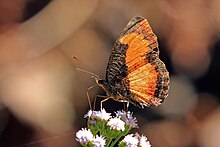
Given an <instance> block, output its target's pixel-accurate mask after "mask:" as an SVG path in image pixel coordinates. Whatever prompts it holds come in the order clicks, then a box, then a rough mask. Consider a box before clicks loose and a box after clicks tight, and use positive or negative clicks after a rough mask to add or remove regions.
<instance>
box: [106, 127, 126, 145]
mask: <svg viewBox="0 0 220 147" xmlns="http://www.w3.org/2000/svg"><path fill="white" fill-rule="evenodd" d="M128 132H129V131H126V132H121V133H120V135H118V137H117V138H116V139H115V140H114V142H113V143H112V144H111V145H110V147H114V145H115V144H116V143H117V142H118V141H119V139H120V138H121V137H122V136H124V135H125V134H127V133H128Z"/></svg>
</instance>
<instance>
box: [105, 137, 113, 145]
mask: <svg viewBox="0 0 220 147" xmlns="http://www.w3.org/2000/svg"><path fill="white" fill-rule="evenodd" d="M111 141H112V138H109V139H107V142H106V147H108V146H109V145H110V143H111Z"/></svg>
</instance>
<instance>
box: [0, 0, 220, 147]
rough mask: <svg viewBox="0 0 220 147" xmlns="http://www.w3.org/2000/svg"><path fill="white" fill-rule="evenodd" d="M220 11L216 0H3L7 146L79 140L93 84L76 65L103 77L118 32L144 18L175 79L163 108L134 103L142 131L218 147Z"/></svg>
mask: <svg viewBox="0 0 220 147" xmlns="http://www.w3.org/2000/svg"><path fill="white" fill-rule="evenodd" d="M219 10H220V2H219V1H218V0H209V1H203V0H185V1H183V0H160V1H153V0H139V1H135V0H131V1H116V0H112V1H99V0H93V1H86V0H82V1H76V0H62V1H61V0H53V1H52V0H0V146H1V147H11V146H19V145H21V146H28V147H41V146H42V147H43V146H47V147H60V146H65V147H73V146H78V144H77V143H76V141H75V132H76V131H77V130H78V129H80V128H81V127H84V126H86V119H84V118H83V115H84V114H85V113H86V112H87V111H88V109H89V104H88V100H87V96H86V91H87V88H88V87H89V86H91V85H93V84H95V81H94V80H93V79H92V78H91V77H90V76H89V75H87V74H85V73H82V72H80V71H77V70H76V68H77V67H79V68H82V69H86V70H89V71H91V72H94V73H96V74H98V75H100V76H101V77H103V79H104V78H105V69H106V66H107V62H108V58H109V55H110V52H111V48H112V46H113V44H114V41H115V39H116V38H117V35H118V34H119V33H120V31H121V30H122V29H123V28H124V27H125V25H126V24H127V23H128V21H129V20H130V19H131V18H133V17H134V16H137V15H139V16H142V17H145V18H147V19H148V21H149V23H150V25H151V26H152V28H153V30H154V32H155V33H156V35H157V36H158V39H159V44H160V58H161V59H162V60H163V61H164V62H165V64H166V66H167V68H168V71H169V72H170V76H171V88H170V92H169V96H168V97H167V99H166V100H165V102H164V103H163V104H162V105H161V106H159V107H158V108H156V109H150V108H145V109H139V108H136V107H134V106H131V107H130V110H131V111H133V112H134V115H135V116H136V117H137V119H138V122H139V126H140V129H139V130H138V131H139V132H140V133H144V134H146V135H147V137H148V139H149V140H150V142H151V144H152V146H153V147H217V146H220V140H219V136H220V126H219V125H218V124H219V123H220V107H219V100H220V90H219V87H220V86H219V83H220V58H219V56H220V49H219V48H220V39H219V35H220V27H219V26H220V17H219V15H218V14H219ZM72 56H74V57H77V59H78V60H79V61H81V62H83V63H84V64H86V65H87V66H88V67H89V68H88V67H86V66H85V65H83V64H81V63H80V62H79V61H77V60H74V59H72ZM96 94H103V95H104V94H105V93H104V92H103V91H102V90H101V89H100V88H94V89H93V91H91V92H90V97H91V99H92V100H93V99H94V96H95V95H96ZM97 101H99V102H100V100H97ZM99 102H97V109H98V108H99ZM103 107H104V108H105V109H106V110H107V112H114V111H116V110H119V109H123V104H121V103H118V102H115V101H113V100H109V101H107V102H105V103H104V104H103Z"/></svg>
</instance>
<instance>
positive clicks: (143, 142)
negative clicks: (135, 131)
mask: <svg viewBox="0 0 220 147" xmlns="http://www.w3.org/2000/svg"><path fill="white" fill-rule="evenodd" d="M139 145H140V147H151V145H150V142H149V141H148V140H147V137H146V136H144V135H141V137H140V139H139Z"/></svg>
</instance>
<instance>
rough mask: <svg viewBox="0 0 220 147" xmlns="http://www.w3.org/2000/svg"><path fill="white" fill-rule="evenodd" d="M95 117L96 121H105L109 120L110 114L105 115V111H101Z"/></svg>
mask: <svg viewBox="0 0 220 147" xmlns="http://www.w3.org/2000/svg"><path fill="white" fill-rule="evenodd" d="M96 117H97V118H98V119H101V120H105V121H107V120H109V119H110V118H111V113H107V112H106V111H105V109H102V110H101V111H98V113H97V114H96Z"/></svg>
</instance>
